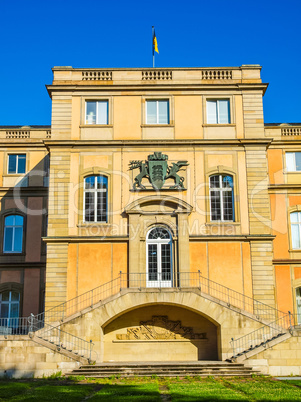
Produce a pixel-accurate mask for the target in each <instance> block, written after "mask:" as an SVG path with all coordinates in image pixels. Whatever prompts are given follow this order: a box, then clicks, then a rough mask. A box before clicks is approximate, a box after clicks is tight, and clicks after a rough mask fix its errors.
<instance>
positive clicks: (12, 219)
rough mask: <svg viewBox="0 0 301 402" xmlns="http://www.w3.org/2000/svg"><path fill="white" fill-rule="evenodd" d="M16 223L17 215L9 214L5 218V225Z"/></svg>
mask: <svg viewBox="0 0 301 402" xmlns="http://www.w3.org/2000/svg"><path fill="white" fill-rule="evenodd" d="M14 224H15V215H9V216H7V217H6V218H5V226H12V225H14Z"/></svg>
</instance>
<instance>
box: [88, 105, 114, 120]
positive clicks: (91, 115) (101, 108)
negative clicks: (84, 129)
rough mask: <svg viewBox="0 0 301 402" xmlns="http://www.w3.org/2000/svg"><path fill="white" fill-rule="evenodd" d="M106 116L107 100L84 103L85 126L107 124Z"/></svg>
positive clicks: (107, 109) (107, 112) (107, 111)
mask: <svg viewBox="0 0 301 402" xmlns="http://www.w3.org/2000/svg"><path fill="white" fill-rule="evenodd" d="M108 115H109V103H108V101H107V100H104V101H87V102H86V124H108Z"/></svg>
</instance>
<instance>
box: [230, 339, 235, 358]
mask: <svg viewBox="0 0 301 402" xmlns="http://www.w3.org/2000/svg"><path fill="white" fill-rule="evenodd" d="M231 341H232V350H233V357H235V347H234V338H231Z"/></svg>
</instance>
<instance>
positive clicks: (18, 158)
mask: <svg viewBox="0 0 301 402" xmlns="http://www.w3.org/2000/svg"><path fill="white" fill-rule="evenodd" d="M7 172H8V173H9V174H22V173H25V172H26V155H25V154H9V155H8V168H7Z"/></svg>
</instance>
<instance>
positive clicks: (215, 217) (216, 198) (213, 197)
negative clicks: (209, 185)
mask: <svg viewBox="0 0 301 402" xmlns="http://www.w3.org/2000/svg"><path fill="white" fill-rule="evenodd" d="M210 205H211V220H212V221H219V220H221V195H220V191H211V192H210Z"/></svg>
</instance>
